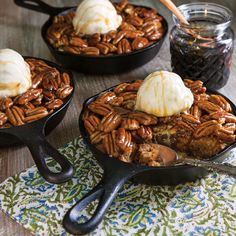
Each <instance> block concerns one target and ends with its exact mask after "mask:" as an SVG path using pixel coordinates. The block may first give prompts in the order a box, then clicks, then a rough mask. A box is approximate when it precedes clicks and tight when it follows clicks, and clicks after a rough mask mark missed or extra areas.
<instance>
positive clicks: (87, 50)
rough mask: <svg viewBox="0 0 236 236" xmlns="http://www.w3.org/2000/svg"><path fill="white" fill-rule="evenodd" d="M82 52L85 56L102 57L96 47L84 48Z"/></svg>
mask: <svg viewBox="0 0 236 236" xmlns="http://www.w3.org/2000/svg"><path fill="white" fill-rule="evenodd" d="M81 52H82V53H84V54H85V55H90V56H98V55H100V51H99V49H98V48H96V47H86V48H82V49H81Z"/></svg>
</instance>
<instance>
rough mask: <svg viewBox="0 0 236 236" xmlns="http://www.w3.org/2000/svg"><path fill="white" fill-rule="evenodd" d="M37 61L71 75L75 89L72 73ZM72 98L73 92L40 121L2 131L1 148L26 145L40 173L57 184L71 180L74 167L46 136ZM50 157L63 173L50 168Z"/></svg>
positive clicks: (0, 132)
mask: <svg viewBox="0 0 236 236" xmlns="http://www.w3.org/2000/svg"><path fill="white" fill-rule="evenodd" d="M27 58H34V57H25V59H27ZM35 59H39V60H42V61H44V62H46V63H47V64H48V65H49V66H52V67H55V68H57V69H58V70H59V71H60V72H67V73H69V75H70V78H71V84H72V86H73V88H75V86H74V82H73V78H72V73H70V72H68V71H65V70H64V69H62V68H61V67H59V66H58V65H56V64H55V63H52V62H49V61H47V60H44V59H41V58H35ZM72 96H73V92H72V93H71V95H69V96H68V97H67V98H66V100H65V101H64V104H63V105H62V106H61V107H60V108H59V109H57V110H56V111H55V112H53V113H52V114H50V115H48V116H46V117H44V118H42V119H40V120H36V121H34V122H31V123H28V124H24V125H21V126H15V127H12V128H6V129H0V147H11V146H14V145H19V144H25V145H26V146H27V147H28V148H29V150H30V152H31V154H32V157H33V159H34V161H35V164H36V166H37V168H38V170H39V173H40V174H41V175H42V177H43V178H44V179H45V180H47V181H48V182H51V183H55V184H58V183H63V182H65V181H67V180H69V179H70V178H71V177H72V175H73V167H72V166H71V164H70V162H69V161H68V160H67V159H66V158H65V157H64V156H63V155H62V154H60V153H59V152H58V151H57V150H56V149H55V148H53V147H52V146H51V145H50V144H49V143H48V142H47V140H46V139H45V134H46V135H47V134H49V133H50V132H51V131H52V130H53V129H54V128H56V126H57V125H58V124H59V123H60V122H61V120H62V119H63V118H64V116H65V114H66V111H67V108H68V107H69V104H70V102H71V99H72ZM49 156H50V157H52V158H53V159H54V160H55V161H56V162H57V163H58V164H60V166H61V171H60V172H59V173H54V172H52V171H51V170H50V169H49V168H48V166H47V164H46V162H45V158H46V157H49Z"/></svg>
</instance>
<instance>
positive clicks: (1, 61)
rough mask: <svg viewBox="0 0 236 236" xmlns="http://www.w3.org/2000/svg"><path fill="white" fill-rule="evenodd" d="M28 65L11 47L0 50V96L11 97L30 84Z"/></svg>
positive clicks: (24, 90)
mask: <svg viewBox="0 0 236 236" xmlns="http://www.w3.org/2000/svg"><path fill="white" fill-rule="evenodd" d="M31 84H32V81H31V74H30V68H29V65H28V64H27V63H26V62H25V61H24V58H23V57H22V56H21V55H20V54H19V53H18V52H16V51H14V50H12V49H1V50H0V97H5V96H9V97H13V96H17V95H19V94H22V93H24V92H26V90H27V89H28V88H29V87H30V86H31Z"/></svg>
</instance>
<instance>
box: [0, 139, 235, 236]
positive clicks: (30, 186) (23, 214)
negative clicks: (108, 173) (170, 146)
mask: <svg viewBox="0 0 236 236" xmlns="http://www.w3.org/2000/svg"><path fill="white" fill-rule="evenodd" d="M60 151H61V152H62V153H63V154H64V155H66V156H67V157H68V158H69V160H70V161H71V162H72V163H73V165H74V167H75V169H76V173H75V177H74V178H73V179H72V180H71V181H69V182H67V183H65V184H63V185H54V184H50V183H47V182H45V181H44V180H43V179H42V178H41V177H40V175H39V173H38V171H37V169H36V167H35V166H33V167H31V168H29V169H27V170H26V171H24V172H22V173H21V174H18V175H16V176H14V177H10V178H8V179H7V180H5V181H4V182H3V183H2V184H0V209H2V211H4V212H5V213H6V214H7V215H8V216H10V217H11V218H12V219H14V220H15V221H17V222H18V223H19V224H21V225H23V226H24V227H25V228H26V229H28V230H30V231H31V232H32V233H33V234H35V235H47V236H50V235H63V236H64V235H68V234H67V233H66V232H65V230H64V229H63V227H62V225H61V222H62V219H63V216H64V214H65V213H66V211H67V210H68V209H69V208H70V207H71V206H72V205H73V204H74V203H75V202H76V201H78V200H79V199H80V198H81V197H82V196H84V195H85V194H86V193H87V192H88V191H90V190H91V189H92V188H93V187H94V186H95V185H96V184H97V183H98V181H99V180H100V178H101V176H102V170H101V168H100V167H99V166H98V164H97V163H96V160H95V159H94V158H93V156H92V154H91V153H90V152H89V151H88V150H87V149H86V147H85V145H84V143H83V141H82V139H81V138H78V139H76V140H74V141H73V142H71V143H69V144H68V145H67V146H65V147H64V148H62V149H61V150H60ZM227 155H228V157H227V159H228V162H231V163H234V164H236V151H231V152H230V153H229V154H227ZM49 164H50V165H51V166H53V165H54V164H53V162H52V161H51V160H50V161H49ZM95 207H96V204H91V205H90V206H89V207H88V208H87V209H86V211H85V212H84V213H83V214H84V215H81V219H83V218H84V217H87V216H89V215H91V213H92V212H93V211H94V209H95ZM134 234H135V235H163V236H165V235H168V236H169V235H178V236H180V235H184V236H186V235H191V236H195V235H196V236H199V235H204V236H206V235H207V236H208V235H209V236H219V235H231V236H235V235H236V179H235V178H233V177H229V176H226V175H219V174H216V173H212V174H209V175H208V176H207V177H206V178H205V179H201V180H198V181H196V182H193V183H186V184H184V185H178V186H146V185H139V184H133V183H131V182H129V183H127V184H126V185H125V186H124V187H123V189H122V190H121V191H120V192H119V194H118V196H117V197H116V199H115V201H114V203H113V204H112V206H111V207H110V209H109V211H108V213H107V214H106V216H105V218H104V220H103V221H102V223H101V224H100V226H99V227H98V229H97V230H96V231H94V232H93V233H91V235H120V236H122V235H125V236H128V235H134Z"/></svg>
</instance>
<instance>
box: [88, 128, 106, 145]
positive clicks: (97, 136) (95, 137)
mask: <svg viewBox="0 0 236 236" xmlns="http://www.w3.org/2000/svg"><path fill="white" fill-rule="evenodd" d="M105 136H106V134H105V133H104V132H102V131H99V130H98V131H95V132H94V133H92V134H91V135H90V141H91V143H92V144H98V143H100V142H102V141H103V139H104V137H105Z"/></svg>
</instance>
